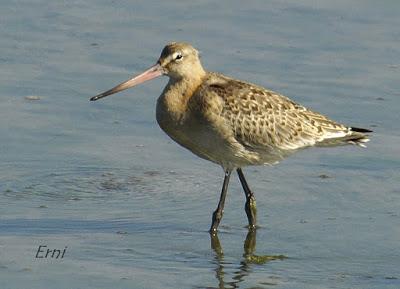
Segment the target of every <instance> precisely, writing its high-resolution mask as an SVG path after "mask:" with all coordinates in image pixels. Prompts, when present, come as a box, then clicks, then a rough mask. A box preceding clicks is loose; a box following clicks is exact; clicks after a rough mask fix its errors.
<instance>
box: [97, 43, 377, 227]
mask: <svg viewBox="0 0 400 289" xmlns="http://www.w3.org/2000/svg"><path fill="white" fill-rule="evenodd" d="M162 74H164V75H167V76H168V77H169V82H168V84H167V86H166V87H165V88H164V91H163V92H162V94H161V95H160V97H159V98H158V100H157V112H156V117H157V122H158V124H159V125H160V127H161V128H162V129H163V130H164V131H165V132H166V133H167V134H168V135H169V136H170V137H171V138H172V139H173V140H175V141H176V142H177V143H179V144H180V145H182V146H184V147H185V148H187V149H189V150H190V151H192V152H193V153H194V154H196V155H198V156H199V157H201V158H204V159H207V160H209V161H212V162H214V163H216V164H219V165H221V166H222V167H223V169H224V171H225V180H224V186H223V190H222V193H221V199H220V203H219V205H218V209H217V210H216V211H215V212H214V215H213V223H212V226H211V229H210V231H212V232H214V231H216V229H217V227H218V224H219V221H220V219H221V217H222V209H223V205H224V200H225V195H226V189H227V185H228V181H229V177H230V174H231V171H232V170H234V169H236V170H237V172H238V174H239V178H240V181H241V183H242V185H243V188H244V190H245V193H246V199H247V202H246V213H247V216H248V219H249V226H250V227H251V228H252V227H254V226H255V199H254V195H253V193H252V192H251V191H250V189H249V187H248V185H247V182H246V180H245V178H244V175H243V173H242V170H241V168H242V167H244V166H248V165H262V164H275V163H277V162H279V161H280V160H282V159H284V158H285V157H287V156H288V155H290V154H292V153H294V152H296V151H297V150H299V149H303V148H307V147H311V146H336V145H343V144H356V145H359V146H364V143H365V142H367V141H368V140H369V139H368V136H367V135H366V134H365V133H367V132H370V131H369V130H365V129H357V128H352V127H349V126H345V125H342V124H339V123H337V122H335V121H332V120H330V119H329V118H327V117H326V116H324V115H322V114H319V113H317V112H314V111H311V110H309V109H307V108H305V107H304V106H301V105H299V104H297V103H295V102H293V101H292V100H290V99H289V98H287V97H286V96H283V95H280V94H278V93H276V92H273V91H270V90H268V89H265V88H263V87H261V86H258V85H255V84H251V83H248V82H244V81H240V80H236V79H233V78H229V77H227V76H224V75H222V74H218V73H214V72H207V71H205V70H204V69H203V67H202V65H201V63H200V60H199V56H198V52H197V50H196V49H194V48H193V47H192V46H191V45H190V44H187V43H181V42H173V43H170V44H168V45H167V46H166V47H165V48H164V49H163V51H162V53H161V56H160V58H159V60H158V62H157V64H156V65H154V66H153V67H151V68H150V69H149V70H147V71H146V72H144V73H142V74H141V75H139V76H137V77H134V78H132V79H130V80H128V81H126V82H124V83H121V84H120V85H118V86H116V87H114V88H113V89H111V90H108V91H106V92H104V93H102V94H99V95H97V96H94V97H93V98H91V100H97V99H99V98H102V97H104V96H107V95H110V94H113V93H116V92H118V91H121V90H124V89H126V88H129V87H132V86H134V85H136V84H138V83H141V82H144V81H146V80H149V79H152V78H154V77H156V76H159V75H162Z"/></svg>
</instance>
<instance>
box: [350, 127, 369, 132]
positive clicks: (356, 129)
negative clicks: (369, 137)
mask: <svg viewBox="0 0 400 289" xmlns="http://www.w3.org/2000/svg"><path fill="white" fill-rule="evenodd" d="M351 130H352V131H355V132H362V133H369V132H372V130H369V129H365V128H359V127H352V128H351Z"/></svg>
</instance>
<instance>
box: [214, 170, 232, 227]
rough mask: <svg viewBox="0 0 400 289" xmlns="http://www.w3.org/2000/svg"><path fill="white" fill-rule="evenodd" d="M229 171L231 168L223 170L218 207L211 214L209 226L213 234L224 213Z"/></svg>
mask: <svg viewBox="0 0 400 289" xmlns="http://www.w3.org/2000/svg"><path fill="white" fill-rule="evenodd" d="M231 172H232V171H231V170H227V171H225V177H224V184H223V185H222V191H221V196H220V197H219V203H218V207H217V209H216V210H215V211H214V213H213V215H212V223H211V228H210V233H211V234H215V233H216V232H217V228H218V225H219V222H220V221H221V219H222V215H223V213H224V205H225V198H226V193H227V191H228V184H229V178H230V176H231Z"/></svg>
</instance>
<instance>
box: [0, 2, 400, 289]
mask: <svg viewBox="0 0 400 289" xmlns="http://www.w3.org/2000/svg"><path fill="white" fill-rule="evenodd" d="M399 11H400V3H399V2H398V1H384V2H382V3H377V2H376V1H330V2H328V1H324V2H323V1H308V0H303V1H253V2H248V3H247V2H243V1H219V2H217V3H214V2H213V1H191V2H187V3H185V2H181V1H157V2H152V1H52V2H47V1H40V0H38V1H7V2H2V3H0V42H1V45H0V67H1V69H0V100H1V104H0V134H1V142H0V288H5V289H17V288H21V289H22V288H30V289H36V288H68V289H71V288H74V289H75V288H96V289H99V288H296V289H298V288H306V289H309V288H310V289H314V288H363V289H364V288H393V289H394V288H400V269H399V268H400V248H399V244H400V229H399V228H400V210H399V207H400V189H399V183H400V173H399V172H400V171H399V168H400V147H399V143H400V133H399V122H400V117H399V113H398V110H399V107H400V84H399V79H400V44H399V43H400V30H399V29H398V27H400V18H399V17H398V15H399ZM173 40H183V41H188V42H191V43H193V45H194V46H195V47H197V48H198V49H199V50H200V51H201V52H202V61H203V64H204V66H205V67H206V68H207V69H209V70H214V71H219V72H222V73H225V74H227V75H230V76H233V77H236V78H240V79H244V80H249V81H251V82H254V83H258V84H260V85H263V86H266V87H268V88H270V89H273V90H275V91H279V92H281V93H283V94H285V95H287V96H289V97H291V98H292V99H294V100H296V101H298V102H300V103H302V104H304V105H306V106H308V107H311V108H313V109H314V110H317V111H320V112H322V113H324V114H326V115H328V116H330V117H331V118H333V119H336V120H338V121H340V122H343V123H346V124H349V125H353V126H358V127H365V128H371V129H373V130H374V134H373V136H372V140H371V142H370V143H369V144H368V148H367V149H361V148H357V147H339V148H330V149H310V150H307V151H303V152H301V153H299V154H297V155H295V156H293V157H291V158H289V159H287V160H285V161H284V162H282V163H281V164H280V165H278V166H276V167H253V168H248V169H246V170H245V173H246V175H247V178H248V181H249V183H250V185H251V187H252V189H253V190H254V192H255V194H256V198H257V205H258V214H259V217H258V222H259V224H260V228H259V229H258V231H257V236H247V230H246V229H245V228H244V225H245V224H246V222H247V220H246V217H245V213H244V209H243V206H244V195H243V193H242V191H241V188H240V185H239V182H238V180H237V178H236V176H235V177H234V178H232V181H231V185H230V188H229V193H228V199H227V204H226V208H225V215H224V218H223V220H222V224H221V227H220V233H219V235H218V237H219V240H215V239H214V240H210V236H209V234H208V233H207V230H208V228H209V225H210V222H211V213H212V211H213V210H214V209H215V207H216V205H217V201H218V197H219V192H220V187H221V185H222V178H223V172H222V170H221V169H220V168H219V167H216V166H215V165H213V164H211V163H208V162H206V161H203V160H200V159H198V158H196V157H195V156H193V155H191V153H190V152H188V151H185V150H184V149H183V148H181V147H179V146H177V145H176V144H175V143H173V141H171V140H170V139H169V138H168V137H167V136H165V135H164V134H163V133H162V132H161V130H160V129H159V128H158V127H157V124H156V122H155V117H154V114H155V113H154V110H155V101H156V98H157V97H158V95H159V94H160V92H161V90H162V88H163V86H164V85H165V83H166V79H165V78H164V79H159V80H155V81H153V82H150V83H146V84H144V85H142V86H139V87H136V88H135V89H132V90H129V91H127V92H123V93H120V94H118V95H115V96H112V97H108V98H107V99H104V100H102V101H98V102H95V103H91V102H89V101H88V99H89V97H90V96H93V95H95V94H97V93H99V92H101V91H104V90H105V89H108V88H110V87H112V86H113V85H115V84H117V83H119V82H121V81H123V80H125V79H127V78H128V77H130V76H131V75H133V74H136V73H138V72H140V71H142V70H143V69H145V68H147V67H149V66H150V65H152V64H153V63H154V62H155V61H156V59H157V58H158V56H159V53H160V51H161V49H162V47H163V46H164V45H165V44H166V43H167V42H169V41H173ZM32 96H33V97H32ZM246 237H247V241H245V240H246ZM254 240H256V246H254V244H253V246H249V245H248V244H249V242H250V243H251V242H254ZM218 241H219V242H220V246H217V245H216V244H218ZM211 244H213V245H211ZM40 245H46V246H48V248H52V249H54V248H57V249H64V248H65V247H67V249H66V253H65V256H64V258H63V259H50V258H48V259H45V258H35V255H36V253H37V250H38V247H39V246H40ZM267 255H268V256H278V255H284V256H286V257H287V258H283V259H277V260H270V261H267V260H268V258H264V259H263V258H262V256H267ZM254 256H259V258H256V257H254ZM272 259H273V258H272Z"/></svg>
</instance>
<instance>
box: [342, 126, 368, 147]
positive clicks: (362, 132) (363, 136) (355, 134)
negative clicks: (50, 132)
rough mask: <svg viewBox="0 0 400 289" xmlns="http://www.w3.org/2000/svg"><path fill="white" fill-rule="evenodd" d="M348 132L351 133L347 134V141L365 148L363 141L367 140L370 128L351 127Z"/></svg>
mask: <svg viewBox="0 0 400 289" xmlns="http://www.w3.org/2000/svg"><path fill="white" fill-rule="evenodd" d="M350 132H351V133H350V134H349V135H348V139H347V143H349V144H355V145H358V146H360V147H364V148H365V147H366V145H365V143H367V142H369V136H368V133H371V132H372V130H369V129H365V128H359V127H351V128H350Z"/></svg>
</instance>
